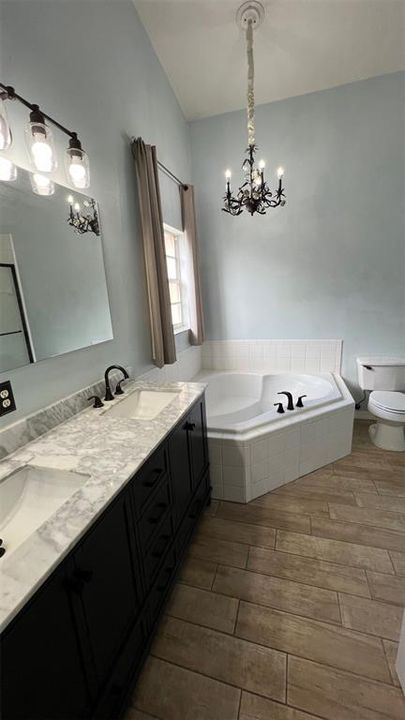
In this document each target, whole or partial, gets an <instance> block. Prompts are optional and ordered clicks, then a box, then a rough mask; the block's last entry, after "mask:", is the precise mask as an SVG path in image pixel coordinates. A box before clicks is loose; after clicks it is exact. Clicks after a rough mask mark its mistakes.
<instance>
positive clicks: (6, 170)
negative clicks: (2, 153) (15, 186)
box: [0, 157, 17, 182]
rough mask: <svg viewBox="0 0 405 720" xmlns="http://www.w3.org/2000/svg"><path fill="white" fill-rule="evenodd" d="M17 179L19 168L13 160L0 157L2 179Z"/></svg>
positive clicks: (0, 175)
mask: <svg viewBox="0 0 405 720" xmlns="http://www.w3.org/2000/svg"><path fill="white" fill-rule="evenodd" d="M16 179H17V168H16V166H15V165H14V163H13V162H11V160H9V159H8V158H5V157H0V180H3V181H4V182H14V180H16Z"/></svg>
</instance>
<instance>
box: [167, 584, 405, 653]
mask: <svg viewBox="0 0 405 720" xmlns="http://www.w3.org/2000/svg"><path fill="white" fill-rule="evenodd" d="M208 592H209V591H208ZM216 594H217V595H220V596H221V597H224V598H228V599H232V600H238V601H239V605H238V610H237V612H238V617H239V610H240V606H241V603H245V604H246V605H253V606H255V607H258V608H262V609H264V610H272V611H275V612H279V613H283V614H284V615H288V616H292V617H296V618H298V619H300V620H304V621H309V622H315V623H318V624H320V625H322V626H323V625H326V626H327V628H329V627H332V628H334V629H336V628H340V629H341V630H347V631H348V632H349V633H351V634H353V635H358V636H359V637H360V638H361V637H365V638H369V639H371V640H376V639H380V640H389V641H390V642H396V641H395V640H392V639H391V638H383V637H382V636H381V635H373V634H371V633H367V632H365V631H364V630H357V629H356V628H351V627H347V626H346V625H343V624H342V623H341V622H340V623H339V622H333V620H320V619H319V618H317V617H316V618H315V617H311V616H309V615H300V614H298V613H294V612H291V611H290V610H284V609H282V608H279V607H275V606H274V605H263V603H260V602H258V601H257V600H245V599H244V598H237V597H235V596H233V595H224V594H223V593H216ZM346 594H347V593H346ZM355 597H357V596H355ZM364 599H365V600H370V598H364ZM393 607H396V606H395V605H394V606H393ZM164 616H167V617H172V618H173V619H175V620H181V621H182V622H184V623H187V625H196V626H197V627H201V628H205V629H206V630H212V631H213V632H217V633H222V634H223V635H227V636H228V637H240V636H239V635H236V634H235V630H236V624H237V623H235V630H234V631H233V632H232V633H231V632H228V631H227V630H223V629H218V628H213V627H212V626H210V625H204V624H203V623H201V622H198V621H197V620H188V619H186V618H184V617H179V616H177V615H173V614H172V613H171V612H169V611H166V612H164V613H163V615H162V618H163V617H164ZM240 639H241V640H243V639H246V638H242V637H240ZM248 642H253V641H252V640H249V641H248ZM253 644H256V645H260V646H261V643H255V642H253ZM262 647H268V646H266V645H263V646H262ZM274 649H276V648H274ZM280 652H286V651H285V650H280Z"/></svg>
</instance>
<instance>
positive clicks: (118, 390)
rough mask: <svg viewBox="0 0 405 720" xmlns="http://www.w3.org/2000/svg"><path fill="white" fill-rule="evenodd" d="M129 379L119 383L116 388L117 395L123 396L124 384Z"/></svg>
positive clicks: (123, 379)
mask: <svg viewBox="0 0 405 720" xmlns="http://www.w3.org/2000/svg"><path fill="white" fill-rule="evenodd" d="M127 379H128V378H122V380H120V381H119V382H117V385H116V388H115V395H123V394H124V391H123V389H122V387H121V386H122V383H124V382H125V381H126V380H127Z"/></svg>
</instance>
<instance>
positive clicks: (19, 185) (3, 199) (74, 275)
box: [0, 168, 113, 372]
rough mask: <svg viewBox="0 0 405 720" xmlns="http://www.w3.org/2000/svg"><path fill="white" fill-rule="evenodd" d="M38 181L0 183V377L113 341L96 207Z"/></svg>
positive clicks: (25, 175) (21, 174)
mask: <svg viewBox="0 0 405 720" xmlns="http://www.w3.org/2000/svg"><path fill="white" fill-rule="evenodd" d="M32 182H33V181H32V176H31V173H29V172H27V171H26V170H22V169H21V168H18V173H17V179H16V180H15V181H14V182H0V372H4V371H6V370H12V369H14V368H17V367H21V366H23V365H28V364H29V363H34V362H38V361H39V360H44V359H45V358H49V357H55V356H57V355H61V354H63V353H67V352H71V351H72V350H78V349H80V348H84V347H88V346H90V345H96V344H98V343H101V342H105V341H106V340H112V338H113V332H112V324H111V314H110V306H109V300H108V292H107V284H106V276H105V267H104V257H103V246H102V237H101V233H100V226H99V214H98V208H97V204H96V202H95V201H94V200H93V198H91V197H88V196H86V195H82V194H80V193H78V192H76V191H75V192H72V191H71V190H69V189H67V188H65V187H63V186H62V185H57V184H56V183H55V184H54V193H53V194H52V195H49V196H44V195H38V194H36V193H35V192H34V191H33V185H32Z"/></svg>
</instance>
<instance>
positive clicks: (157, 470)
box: [1, 399, 210, 720]
mask: <svg viewBox="0 0 405 720" xmlns="http://www.w3.org/2000/svg"><path fill="white" fill-rule="evenodd" d="M209 497H210V485H209V474H208V453H207V439H206V429H205V407H204V399H200V400H199V401H198V402H197V403H196V404H195V405H194V406H193V407H192V408H191V410H190V411H189V413H188V414H187V416H186V417H185V418H183V419H182V420H181V422H180V423H179V424H178V425H177V426H176V427H175V428H174V430H173V431H172V432H171V434H170V435H169V437H168V438H167V439H166V440H165V441H164V442H163V443H162V444H161V445H160V446H159V447H158V448H157V449H156V450H155V452H154V453H153V455H152V456H151V457H150V458H149V459H148V460H147V461H146V462H145V463H144V465H143V466H142V467H141V468H140V470H139V471H138V472H137V473H136V475H135V476H134V477H133V478H132V479H131V480H130V482H129V483H128V484H127V485H126V486H125V488H123V490H122V491H121V492H120V493H119V495H118V497H117V498H116V499H115V500H114V501H113V502H112V503H111V504H110V505H109V506H108V507H107V508H106V510H105V511H104V512H103V513H102V515H101V516H100V518H99V519H98V520H97V521H96V522H95V524H94V525H92V527H91V528H90V529H89V530H88V531H87V533H86V534H85V536H84V537H83V538H82V539H81V540H80V541H79V543H78V544H77V545H76V546H75V547H74V548H73V550H72V552H71V553H70V554H69V555H68V557H67V558H65V559H64V560H63V561H62V562H61V564H60V565H59V567H58V568H57V569H56V570H55V571H54V573H53V574H52V575H51V577H50V578H49V579H48V580H47V581H46V582H45V583H44V585H43V586H42V587H41V588H40V589H39V590H38V591H37V593H36V594H35V595H34V596H33V598H32V599H31V600H30V601H29V602H28V603H27V605H26V606H25V607H24V608H23V609H22V610H21V611H20V613H19V614H18V615H17V617H16V618H15V619H14V620H13V621H12V622H11V623H10V625H9V626H8V627H7V628H6V630H5V631H4V633H3V635H2V648H1V650H2V658H1V660H2V666H1V685H2V715H1V717H2V718H3V719H4V720H17V719H18V720H23V719H24V720H76V718H77V719H78V720H81V719H89V718H94V719H95V718H97V719H100V720H116V719H117V718H118V717H120V715H121V714H122V712H123V710H124V709H125V705H126V701H127V699H128V696H129V694H130V692H131V691H132V688H133V686H134V683H135V680H136V677H137V675H138V673H139V671H140V668H141V665H142V661H143V659H144V658H145V656H146V654H147V651H148V647H149V644H150V641H151V638H152V635H153V630H154V627H155V625H156V621H157V619H158V617H159V614H160V611H161V608H162V605H163V603H164V600H165V598H166V596H167V594H168V592H169V590H170V587H171V585H172V583H173V580H174V577H175V574H176V570H177V568H178V565H179V563H180V561H181V557H182V555H183V552H184V550H185V548H186V546H187V542H188V540H189V538H190V536H191V533H192V531H193V529H194V527H195V524H196V522H197V520H198V517H199V515H200V513H201V511H202V509H203V507H204V505H205V504H206V503H207V502H208V501H209Z"/></svg>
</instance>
